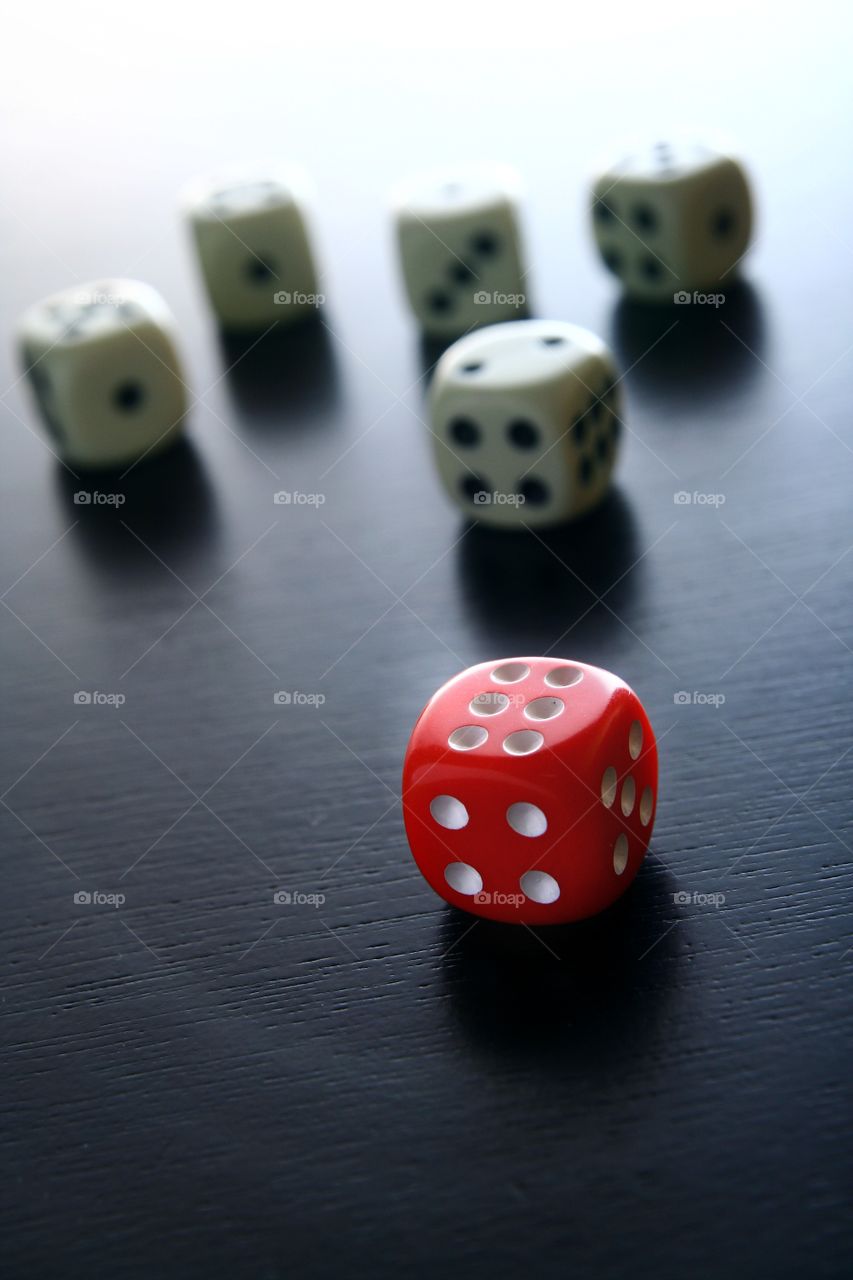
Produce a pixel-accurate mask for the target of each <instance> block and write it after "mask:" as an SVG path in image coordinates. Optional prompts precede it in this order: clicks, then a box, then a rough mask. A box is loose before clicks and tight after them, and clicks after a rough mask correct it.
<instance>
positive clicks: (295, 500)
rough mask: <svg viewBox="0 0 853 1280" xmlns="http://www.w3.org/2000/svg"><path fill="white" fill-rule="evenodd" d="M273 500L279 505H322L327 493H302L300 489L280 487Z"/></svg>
mask: <svg viewBox="0 0 853 1280" xmlns="http://www.w3.org/2000/svg"><path fill="white" fill-rule="evenodd" d="M272 500H273V502H274V503H275V505H276V506H277V507H322V506H323V504H324V503H325V501H326V495H325V493H302V492H301V490H299V489H279V491H278V493H274V494H273V498H272Z"/></svg>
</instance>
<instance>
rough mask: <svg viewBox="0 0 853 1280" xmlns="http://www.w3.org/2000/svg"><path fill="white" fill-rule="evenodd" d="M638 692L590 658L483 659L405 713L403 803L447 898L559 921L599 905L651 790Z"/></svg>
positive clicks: (625, 879) (648, 816)
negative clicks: (408, 722)
mask: <svg viewBox="0 0 853 1280" xmlns="http://www.w3.org/2000/svg"><path fill="white" fill-rule="evenodd" d="M657 778H658V761H657V747H656V745H655V736H654V732H653V730H652V726H651V724H650V723H649V718H648V716H647V715H646V713H645V711H644V710H643V706H642V703H641V702H640V699H639V698H638V697H637V695H636V694H635V693H634V692H633V690H632V689H629V688H628V686H627V685H626V684H625V682H624V681H623V680H620V679H619V677H618V676H615V675H613V674H612V673H611V672H609V671H603V670H602V669H601V668H600V667H590V666H587V665H586V664H585V663H583V662H565V661H562V660H560V659H554V658H509V659H503V660H500V661H497V662H482V663H480V664H479V665H478V666H476V667H469V668H468V670H467V671H463V672H462V673H461V674H460V675H458V676H454V678H453V679H452V680H448V682H447V684H445V685H443V686H442V687H441V688H440V689H439V690H438V692H437V693H436V694H434V695H433V697H432V698H431V699H430V701H429V702H428V703H427V705H426V707H425V708H424V710H423V711H422V712H421V715H420V717H419V719H418V722H417V724H416V725H415V727H414V730H413V732H412V736H411V738H410V740H409V746H408V750H407V751H406V760H405V763H404V765H403V814H404V818H405V823H406V834H407V836H408V838H409V844H410V846H411V849H412V853H413V855H414V858H415V861H416V862H417V864H418V866H419V867H420V869H421V871H422V872H423V874H424V876H425V877H426V879H427V880H428V881H429V883H430V884H431V885H432V887H433V889H435V891H436V893H438V894H440V895H441V897H442V898H445V899H446V900H447V901H448V902H450V903H452V904H453V905H454V906H456V907H462V908H464V910H466V911H471V912H473V913H474V915H479V916H488V917H489V918H490V919H492V920H509V921H515V922H522V923H525V924H562V923H565V922H566V921H568V920H582V919H583V918H584V917H585V916H591V915H595V913H596V912H598V911H602V910H603V909H604V908H605V907H608V906H610V904H611V903H612V902H614V901H615V900H616V899H617V898H618V897H619V895H620V894H621V893H623V892H624V890H625V889H626V888H627V886H628V885H629V884H630V883H631V881H632V880H633V879H634V876H635V875H636V874H637V871H638V870H639V868H640V863H641V862H642V861H643V858H644V857H645V853H646V848H647V847H648V843H649V837H650V836H651V832H652V820H653V817H654V811H655V799H656V792H657Z"/></svg>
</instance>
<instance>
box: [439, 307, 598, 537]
mask: <svg viewBox="0 0 853 1280" xmlns="http://www.w3.org/2000/svg"><path fill="white" fill-rule="evenodd" d="M619 414H620V403H619V390H618V386H617V372H616V367H615V365H614V362H613V357H612V356H611V354H610V351H609V350H608V348H607V346H606V345H605V343H604V342H602V341H601V339H600V338H597V337H596V336H595V335H594V334H592V333H590V332H589V331H588V330H586V329H581V328H579V327H578V326H577V325H573V324H566V323H565V321H562V320H517V321H515V322H514V323H510V324H500V325H492V326H490V327H489V328H487V329H483V330H480V331H478V332H476V333H470V334H468V335H467V336H466V337H464V338H461V339H460V340H459V341H458V342H455V343H454V344H453V346H452V347H450V348H448V350H447V351H446V352H445V353H444V355H443V356H442V357H441V359H440V360H439V362H438V365H437V366H436V370H435V375H434V377H433V382H432V387H431V393H430V416H431V428H432V436H433V444H434V448H435V456H436V461H437V463H438V470H439V474H440V476H441V479H442V481H443V483H444V486H445V488H446V490H447V492H448V493H449V495H450V496H451V498H452V499H453V500H454V502H456V503H457V504H458V506H460V507H461V508H462V510H463V511H464V512H465V513H466V515H468V516H470V517H472V518H475V519H477V520H478V521H482V522H484V523H486V524H493V525H502V526H505V527H520V526H522V525H530V526H534V525H548V524H555V523H558V522H560V521H562V520H567V519H572V518H574V517H575V516H580V515H583V514H584V512H586V511H589V510H590V509H591V508H592V507H594V506H595V505H596V504H597V503H598V502H600V501H601V499H602V498H603V496H604V494H605V493H606V492H607V489H608V486H609V483H610V475H611V472H612V470H613V466H614V463H615V460H616V455H617V453H618V449H619V438H620V434H621V420H620V416H619Z"/></svg>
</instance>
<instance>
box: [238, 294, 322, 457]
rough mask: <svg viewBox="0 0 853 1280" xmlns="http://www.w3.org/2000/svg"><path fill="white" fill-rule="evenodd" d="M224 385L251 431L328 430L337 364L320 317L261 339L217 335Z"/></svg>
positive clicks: (241, 420)
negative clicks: (218, 337)
mask: <svg viewBox="0 0 853 1280" xmlns="http://www.w3.org/2000/svg"><path fill="white" fill-rule="evenodd" d="M219 341H220V346H221V350H222V360H223V364H224V366H225V370H226V372H225V379H224V381H225V384H226V386H227V389H228V392H229V393H230V395H231V398H232V399H233V401H234V404H235V407H236V408H237V409H238V410H240V418H239V421H240V422H241V423H242V425H243V426H245V427H246V428H248V429H251V430H253V431H257V432H270V433H271V432H278V431H281V430H283V429H286V430H287V431H288V433H293V432H299V431H306V430H309V429H310V430H311V431H315V430H316V429H317V428H318V427H324V428H328V427H329V426H331V425H332V424H333V423H334V415H333V414H332V410H333V409H334V408H335V406H336V405H337V403H338V401H339V398H340V385H339V377H338V368H337V362H336V360H335V355H334V351H333V348H332V342H331V339H330V337H329V331H328V329H327V328H326V326H325V324H324V322H323V319H322V317H320V316H317V317H316V318H311V319H308V320H304V321H302V322H301V323H299V324H292V325H281V326H276V327H275V328H273V329H270V330H269V331H268V332H266V333H263V334H261V335H260V336H259V335H258V334H257V333H252V334H243V333H224V332H223V333H221V334H220V339H219Z"/></svg>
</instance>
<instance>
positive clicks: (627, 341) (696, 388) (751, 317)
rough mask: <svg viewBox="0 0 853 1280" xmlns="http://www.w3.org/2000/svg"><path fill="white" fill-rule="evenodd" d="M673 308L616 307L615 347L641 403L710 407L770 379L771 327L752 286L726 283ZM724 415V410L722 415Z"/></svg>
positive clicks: (634, 304) (631, 303)
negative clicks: (766, 359) (766, 357)
mask: <svg viewBox="0 0 853 1280" xmlns="http://www.w3.org/2000/svg"><path fill="white" fill-rule="evenodd" d="M686 296H688V297H689V298H690V301H689V302H684V303H681V304H675V303H673V304H672V305H668V306H661V305H655V304H649V303H645V302H637V301H634V300H631V299H628V298H623V299H622V300H621V301H620V302H619V303H618V304H617V305H616V307H615V309H614V312H613V322H612V345H613V347H614V350H615V351H616V354H617V356H618V358H619V363H620V365H621V368H622V369H623V370H627V371H628V374H627V377H628V384H629V386H630V389H631V392H632V394H634V395H635V396H638V397H639V396H645V395H646V394H647V395H648V398H649V402H650V403H651V401H652V399H654V403H655V405H656V406H660V405H662V404H664V405H667V406H670V407H671V406H673V405H679V406H680V405H684V404H689V406H690V409H691V413H700V412H701V409H702V405H703V403H708V402H709V400H711V399H719V398H720V397H725V396H727V395H729V394H730V393H731V392H733V391H734V390H735V389H736V388H738V387H739V386H740V385H741V384H743V383H744V382H747V381H748V380H749V379H751V378H754V377H755V376H756V375H757V374H760V373H763V372H765V370H764V369H763V367H762V365H761V362H760V359H759V358H758V357H761V358H763V352H764V349H765V345H766V341H765V328H766V326H765V320H764V311H763V307H762V303H761V299H760V297H759V295H758V293H757V292H756V291H755V289H753V287H752V286H751V285H750V284H748V283H747V282H746V281H738V282H737V283H734V282H733V283H732V284H731V285H730V286H728V287H727V285H726V283H725V282H724V283H723V284H722V285H720V286H718V287H717V288H716V289H709V290H708V291H707V293H706V294H700V295H699V296H700V298H702V297H709V298H710V297H714V296H719V297H723V299H724V301H723V302H721V303H720V305H719V306H716V305H714V304H713V303H712V302H708V301H706V302H702V301H694V300H693V295H692V294H689V295H686ZM715 412H716V411H715Z"/></svg>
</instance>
